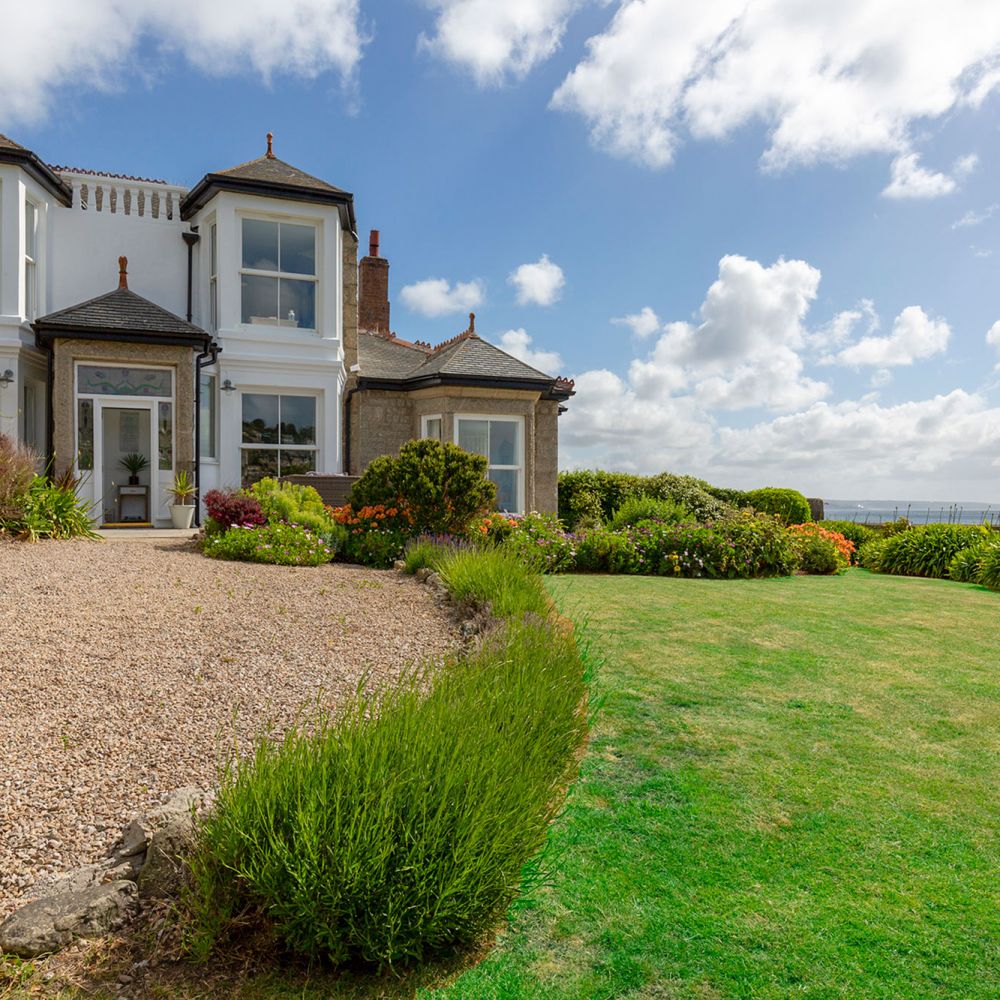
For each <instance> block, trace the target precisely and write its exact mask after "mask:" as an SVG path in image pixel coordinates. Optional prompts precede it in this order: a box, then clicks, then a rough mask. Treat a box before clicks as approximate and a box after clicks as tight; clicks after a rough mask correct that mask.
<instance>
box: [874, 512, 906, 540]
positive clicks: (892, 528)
mask: <svg viewBox="0 0 1000 1000" xmlns="http://www.w3.org/2000/svg"><path fill="white" fill-rule="evenodd" d="M912 527H913V522H912V521H911V520H910V519H909V518H906V517H897V518H896V520H895V521H883V522H882V523H881V524H878V525H876V526H875V531H877V532H878V533H879V535H880V536H881V537H882V538H891V537H892V536H893V535H899V534H902V533H903V532H904V531H909V530H910V528H912Z"/></svg>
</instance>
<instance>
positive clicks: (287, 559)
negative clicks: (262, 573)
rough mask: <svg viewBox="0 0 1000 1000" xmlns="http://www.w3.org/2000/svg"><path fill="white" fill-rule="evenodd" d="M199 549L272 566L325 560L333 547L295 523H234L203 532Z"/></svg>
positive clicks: (218, 557)
mask: <svg viewBox="0 0 1000 1000" xmlns="http://www.w3.org/2000/svg"><path fill="white" fill-rule="evenodd" d="M202 549H203V551H204V553H205V555H207V556H210V557H211V558H212V559H233V560H236V561H239V562H256V563H272V564H274V565H276V566H319V565H321V564H322V563H328V562H329V561H330V560H331V559H332V558H333V556H334V549H333V548H332V547H331V546H330V545H329V544H328V543H327V540H326V539H324V538H322V537H320V536H319V535H316V534H314V533H313V532H311V531H309V530H308V529H307V528H303V527H302V526H301V525H298V524H283V523H282V522H280V521H279V522H276V523H274V524H265V525H262V526H259V527H252V526H249V525H247V526H244V527H239V526H234V527H232V528H228V529H227V530H226V531H224V532H218V533H215V534H211V535H207V536H206V538H205V540H204V542H203V544H202Z"/></svg>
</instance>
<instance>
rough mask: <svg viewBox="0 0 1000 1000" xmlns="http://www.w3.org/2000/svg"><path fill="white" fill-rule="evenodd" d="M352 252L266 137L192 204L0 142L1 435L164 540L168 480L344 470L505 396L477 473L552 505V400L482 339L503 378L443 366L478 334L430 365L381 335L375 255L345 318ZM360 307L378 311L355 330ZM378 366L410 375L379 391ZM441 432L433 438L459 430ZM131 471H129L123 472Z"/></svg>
mask: <svg viewBox="0 0 1000 1000" xmlns="http://www.w3.org/2000/svg"><path fill="white" fill-rule="evenodd" d="M357 243H358V240H357V226H356V222H355V216H354V200H353V196H352V195H351V194H349V193H348V192H346V191H343V190H341V189H339V188H336V187H334V186H333V185H331V184H328V183H327V182H325V181H322V180H320V179H319V178H316V177H313V176H311V175H309V174H306V173H304V172H303V171H300V170H298V169H297V168H295V167H293V166H291V165H290V164H287V163H285V162H284V161H282V160H280V159H278V158H277V157H276V156H275V155H274V153H273V150H272V143H271V137H270V135H269V136H268V142H267V150H266V152H265V154H264V155H263V156H261V157H260V158H258V159H256V160H251V161H249V162H248V163H244V164H241V165H239V166H237V167H233V168H230V169H228V170H220V171H217V172H213V173H208V174H206V175H205V176H204V177H203V178H202V179H201V180H200V181H199V182H198V183H197V184H195V185H194V186H193V187H192V188H190V189H186V188H184V187H180V186H177V185H172V184H168V183H166V182H165V181H161V180H149V179H143V178H135V177H129V176H125V175H120V174H104V173H98V172H94V171H88V170H81V169H74V168H68V167H62V166H55V165H49V164H46V163H44V162H43V161H42V160H41V159H39V157H37V156H36V155H35V154H34V153H33V152H31V151H30V150H28V149H26V148H24V147H23V146H20V145H18V144H17V143H15V142H13V141H12V140H10V139H7V138H6V137H3V136H0V434H6V435H8V436H10V437H13V438H15V439H18V440H20V441H23V442H24V443H26V444H28V445H30V446H31V447H32V448H34V449H35V450H36V451H37V452H38V453H39V455H41V456H45V458H44V460H45V461H47V462H48V463H50V464H51V466H52V467H53V469H54V470H55V471H57V472H58V471H62V470H63V469H67V468H71V469H72V471H73V472H74V473H75V474H76V475H78V476H79V477H81V486H80V490H81V491H82V492H83V493H84V495H85V496H86V497H87V498H88V500H90V502H91V503H92V504H93V510H94V516H95V519H97V520H99V521H100V522H102V523H106V524H115V523H132V522H141V523H150V524H155V525H162V524H166V523H168V521H169V513H168V507H167V503H168V501H167V495H166V493H165V490H166V487H167V486H169V485H170V484H171V482H172V480H173V477H174V476H175V474H176V473H177V472H178V471H180V470H182V469H183V470H186V471H189V472H191V473H193V474H194V475H195V476H196V477H197V480H198V486H199V490H200V492H201V494H202V495H203V494H204V493H205V492H206V491H207V490H209V489H212V488H214V487H221V486H234V485H239V484H241V483H247V482H251V481H254V480H256V479H259V478H261V477H262V476H265V475H273V476H289V475H304V474H341V473H345V472H357V471H360V468H359V465H360V466H362V467H363V465H364V464H366V463H367V461H369V460H370V458H371V457H372V455H373V448H376V449H377V448H378V447H379V445H378V444H377V442H379V441H383V442H385V443H384V444H383V445H382V446H381V448H382V451H383V452H384V451H386V450H394V449H398V447H399V444H400V443H402V442H403V441H405V440H407V439H409V438H411V437H417V436H420V435H421V434H425V433H427V427H428V423H427V421H426V419H425V418H426V416H427V412H428V410H427V407H428V405H432V406H436V407H437V410H436V411H435V412H438V411H440V412H442V413H444V414H448V413H453V412H454V413H456V414H457V413H458V411H459V410H468V411H469V412H470V413H475V414H480V413H481V412H483V411H484V410H485V412H487V413H494V414H496V413H498V412H502V411H503V410H504V409H505V407H506V402H505V401H509V402H510V408H511V410H512V415H511V416H510V417H509V419H510V420H511V421H512V422H513V421H515V420H519V421H520V424H518V430H517V435H514V434H513V433H512V434H509V435H507V434H505V432H504V429H503V428H502V427H501V428H499V430H498V429H496V428H494V431H493V435H494V439H495V440H498V441H499V440H501V439H502V440H507V438H508V437H509V439H510V440H511V441H512V442H514V441H515V440H516V441H518V442H520V443H519V444H517V446H516V447H517V450H516V453H515V451H511V453H510V455H508V456H502V457H503V458H504V460H505V462H507V463H509V464H504V463H499V462H498V464H497V466H496V468H497V470H498V471H497V472H496V475H497V476H498V477H499V476H500V475H501V473H502V474H503V475H504V476H506V477H507V478H506V479H505V480H504V483H505V484H509V485H505V488H506V489H507V491H508V493H509V494H510V496H515V494H516V496H517V497H518V499H517V501H516V504H517V505H518V506H520V507H521V508H522V509H523V507H524V506H525V505H528V506H539V507H541V506H552V504H553V502H554V494H553V497H552V499H551V500H550V499H549V497H548V491H549V486H548V480H549V479H552V480H553V483H554V475H555V453H554V444H555V442H554V432H555V423H554V419H555V415H557V413H558V409H559V403H560V401H563V400H565V399H567V398H568V396H569V395H570V394H571V392H572V387H571V384H569V383H566V382H564V381H563V380H559V379H553V378H552V377H551V376H547V375H544V374H543V373H540V372H537V371H535V370H534V369H531V368H529V367H528V366H525V365H522V364H521V363H520V362H517V361H516V360H515V359H513V358H510V357H509V356H508V355H505V354H503V352H501V351H499V350H498V349H497V348H495V347H493V346H492V345H486V343H485V342H480V343H481V344H482V345H483V347H482V349H483V350H485V349H488V350H489V351H493V352H496V354H497V355H498V356H500V357H502V358H503V359H505V361H504V366H501V367H502V368H503V371H504V372H505V374H503V375H501V376H500V377H497V378H494V377H491V374H490V372H489V371H487V372H486V373H485V374H484V372H482V371H479V369H478V368H475V369H473V368H469V369H468V370H465V369H463V368H462V366H461V364H459V363H458V362H457V361H455V362H453V363H452V364H451V366H450V367H449V365H448V364H447V363H445V361H446V358H445V355H448V356H451V355H452V354H454V355H456V357H457V355H458V354H459V353H462V354H467V353H468V352H467V351H464V349H463V350H461V351H460V350H458V349H457V348H456V347H455V346H454V344H455V340H462V338H465V339H469V338H474V339H476V340H478V338H475V333H474V330H473V329H472V326H473V324H471V323H470V330H469V331H467V332H466V333H465V334H463V335H462V336H461V337H460V338H456V339H455V340H453V341H451V342H448V343H447V344H446V345H442V347H441V348H437V349H435V348H431V347H430V345H426V344H410V343H409V342H408V341H401V340H399V339H398V338H396V337H395V335H394V334H392V333H390V332H389V330H388V328H387V327H388V308H389V306H388V278H387V274H388V264H387V262H385V260H384V259H383V258H379V257H378V251H377V245H375V251H374V256H373V255H372V254H371V253H370V254H369V256H368V257H366V258H365V259H364V260H363V261H362V262H361V268H360V275H361V284H362V300H363V301H362V308H361V313H360V317H359V303H358V277H359V265H358V258H357ZM366 262H367V263H366ZM366 268H367V270H366ZM366 274H368V275H370V276H375V277H378V278H380V280H381V282H382V283H381V284H378V282H373V281H372V280H369V281H368V291H367V297H366V294H365V291H364V287H365V282H366ZM373 293H374V294H376V296H377V295H381V296H382V297H383V298H384V303H379V302H378V301H376V303H375V307H374V309H375V311H374V313H373V314H372V315H373V316H374V319H371V320H369V318H368V317H367V316H366V310H365V306H364V302H365V301H368V302H369V303H371V301H372V298H373ZM368 312H369V313H371V312H372V309H371V308H369V309H368ZM359 324H360V329H361V331H362V337H361V342H360V343H359ZM383 327H384V328H383ZM365 331H367V332H365ZM372 338H375V340H372ZM376 342H377V344H378V345H382V347H379V348H378V349H377V350H376V352H375V354H377V355H378V357H377V358H376V357H375V355H372V357H371V360H369V361H366V354H365V350H366V349H365V344H371V343H376ZM383 347H384V350H383ZM414 351H416V352H422V353H420V356H419V357H417V356H416V355H415V354H413V352H414ZM386 352H388V353H387V354H386ZM439 352H442V353H439ZM383 354H386V357H389V356H391V357H393V358H394V357H397V356H398V357H399V358H406V359H408V362H407V365H404V366H403V368H399V365H398V364H397V365H396V368H397V369H399V370H398V371H397V370H396V369H392V370H391V371H389V375H388V376H386V375H385V373H384V372H381V369H379V370H378V371H376V369H377V368H378V365H379V364H381V363H382V361H383V360H384V359H383ZM471 356H472V355H471V354H469V357H470V358H471ZM477 357H478V355H477ZM412 360H415V361H421V362H424V363H422V364H421V365H419V366H418V365H416V364H409V361H412ZM471 363H472V362H471V361H470V362H469V364H471ZM366 364H370V365H372V366H373V367H372V376H375V375H379V374H380V372H381V375H380V377H379V378H368V377H367V373H366V370H365V367H366ZM477 364H479V365H480V366H482V359H481V358H480V359H478V361H477ZM515 366H520V367H515ZM383 367H384V366H383ZM390 367H391V366H390ZM418 367H419V368H420V370H421V372H422V373H423V374H421V375H420V377H419V378H415V377H414V376H413V375H412V374H411V373H410V369H416V368H418ZM486 367H487V368H488V369H491V368H492V367H493V366H490V365H487V366H486ZM403 369H406V370H405V371H404V370H403ZM386 370H387V371H388V369H386ZM390 376H391V377H390ZM366 392H368V393H370V394H372V396H371V399H372V401H373V402H372V405H371V406H369V411H370V413H371V414H372V416H371V420H373V421H376V422H378V423H379V424H380V426H377V427H376V426H375V425H374V424H372V425H371V426H370V428H366V418H365V416H364V408H363V407H362V406H361V401H360V400H355V401H354V403H353V408H354V409H353V410H352V403H351V400H352V398H353V397H356V396H358V395H359V394H362V395H363V394H364V393H366ZM386 394H388V396H389V397H391V398H393V399H397V400H403V401H405V404H406V405H405V406H396V407H395V409H394V410H393V412H394V413H396V414H397V418H396V419H397V421H398V426H396V427H395V428H394V429H393V430H392V433H390V435H389V438H388V439H386V437H385V434H386V427H385V426H384V424H385V420H386V417H385V415H384V413H382V412H381V411H380V413H379V415H378V416H375V415H374V414H375V412H376V409H377V407H376V408H375V409H372V406H374V402H375V401H377V400H378V399H381V398H383V397H385V396H386ZM393 394H395V395H393ZM435 394H436V395H435ZM428 396H430V398H431V401H430V403H427V402H424V403H420V400H421V399H424V400H427V398H428ZM445 398H446V400H447V402H446V403H445V404H441V405H439V404H438V402H437V401H436V400H438V399H445ZM456 401H458V402H456ZM484 401H485V402H486V404H487V405H486V406H485V407H484V406H483V405H480V404H482V403H483V402H484ZM498 401H499V402H498ZM515 402H516V404H517V405H514V404H515ZM414 404H416V405H415V406H414ZM536 404H537V407H536ZM538 407H540V408H538ZM536 411H537V412H536ZM543 411H544V412H543ZM352 412H354V413H355V419H354V427H353V430H352V431H351V432H350V433H348V428H347V427H346V426H345V424H347V423H349V422H350V421H351V415H352ZM550 416H551V420H550V419H549V417H550ZM448 419H449V418H448V417H447V416H444V417H442V419H441V420H439V422H438V423H437V424H435V423H434V422H433V421H432V422H431V423H430V427H431V428H432V433H436V434H438V435H444V434H451V433H455V434H457V433H458V427H459V419H458V417H457V416H456V418H455V420H454V423H453V424H449V425H448V429H446V428H445V426H444V423H445V422H446V421H447V420H448ZM493 419H494V421H502V419H504V418H503V417H501V416H496V417H494V418H493ZM525 421H527V422H525ZM549 423H551V428H549ZM543 424H544V427H543V426H542V425H543ZM468 426H470V427H471V426H472V425H471V424H469V425H468ZM478 426H479V425H477V427H478ZM498 426H499V425H498ZM452 428H453V430H452ZM487 429H488V428H487ZM526 431H527V433H528V434H529V436H530V440H529V439H528V437H526V436H525V435H526ZM536 431H537V434H538V437H539V443H541V439H542V438H544V439H545V440H544V444H543V451H544V456H543V457H542V461H543V462H544V463H545V464H546V469H544V470H542V475H539V474H538V470H537V469H536V463H537V461H538V459H539V456H540V455H542V452H539V451H538V449H537V447H536V441H535V436H534V435H535V434H536ZM352 440H353V442H354V444H353V447H354V451H355V458H354V460H353V461H352V460H351V458H350V456H349V454H347V452H349V451H350V449H351V447H352ZM477 440H478V439H477ZM482 440H483V441H484V442H485V441H487V440H488V435H487V436H484V437H482ZM483 447H487V445H485V444H484V445H483ZM512 447H513V446H512ZM546 449H547V450H546ZM549 451H551V452H552V454H551V457H549V456H548V452H549ZM362 453H364V455H365V456H366V457H365V458H364V460H362V459H361V458H360V457H359V456H360V455H361V454H362ZM136 455H138V456H140V457H141V458H143V459H145V461H146V463H147V464H146V466H145V467H144V468H141V469H139V470H138V471H137V472H136V471H135V469H133V470H132V471H129V470H128V469H127V468H126V466H127V465H128V464H129V463H128V462H127V461H126V459H127V458H128V457H129V456H136ZM494 457H495V456H494ZM133 464H136V463H135V462H133ZM138 464H141V462H140V463H138ZM548 465H551V469H549V468H548V467H547V466H548ZM510 470H513V472H511V471H510ZM491 474H493V473H491ZM512 476H513V477H514V478H511V477H512ZM518 476H519V477H520V478H519V479H518V478H517V477H518ZM543 480H544V483H543V485H542V486H540V487H539V489H540V491H541V492H540V493H539V496H542V494H545V495H544V497H543V500H544V503H543V504H532V503H531V501H532V500H534V499H535V494H534V493H533V492H532V489H533V488H534V486H535V484H536V483H542V481H543ZM130 481H131V482H130ZM129 487H132V488H129ZM515 487H516V488H515ZM553 488H554V487H553ZM144 505H145V506H144Z"/></svg>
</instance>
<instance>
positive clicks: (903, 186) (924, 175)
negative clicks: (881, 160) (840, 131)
mask: <svg viewBox="0 0 1000 1000" xmlns="http://www.w3.org/2000/svg"><path fill="white" fill-rule="evenodd" d="M978 162H979V158H978V157H977V156H975V154H970V155H969V156H963V157H961V158H960V159H959V160H957V161H956V162H955V166H954V168H953V170H952V173H950V174H945V173H941V172H940V171H935V170H927V169H926V168H924V167H922V166H921V165H920V156H919V154H917V153H903V154H901V155H900V156H897V157H896V159H894V160H893V161H892V168H891V172H890V173H891V176H890V180H889V183H888V185H887V186H886V187H885V189H884V190H883V191H882V194H883V195H884V196H885V197H886V198H939V197H940V196H941V195H944V194H951V193H952V192H953V191H954V190H956V189H957V187H958V182H959V180H960V179H961V178H963V177H966V176H967V175H968V174H970V173H971V172H972V171H973V170H974V169H975V167H976V164H977V163H978Z"/></svg>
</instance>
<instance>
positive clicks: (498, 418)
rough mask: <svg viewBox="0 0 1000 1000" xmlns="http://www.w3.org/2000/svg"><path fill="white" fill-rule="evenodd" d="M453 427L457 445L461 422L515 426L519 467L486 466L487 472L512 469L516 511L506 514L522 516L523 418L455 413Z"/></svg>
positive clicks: (525, 466) (523, 489)
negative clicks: (513, 472)
mask: <svg viewBox="0 0 1000 1000" xmlns="http://www.w3.org/2000/svg"><path fill="white" fill-rule="evenodd" d="M454 420H455V426H454V428H453V435H452V436H453V438H454V441H455V444H458V443H459V431H460V429H461V423H462V421H463V420H489V421H491V422H495V423H501V422H503V423H508V424H516V425H517V456H518V458H519V459H520V464H519V465H487V472H489V471H490V470H491V469H499V470H510V469H513V470H515V471H516V472H517V473H518V477H517V510H511V511H506V513H508V514H523V513H524V512H525V510H524V491H525V479H526V478H527V463H526V462H525V456H524V417H519V416H514V415H512V416H506V415H505V414H501V413H456V414H455V417H454ZM488 450H489V445H488V444H487V451H488ZM486 460H487V462H489V456H487V459H486Z"/></svg>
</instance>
